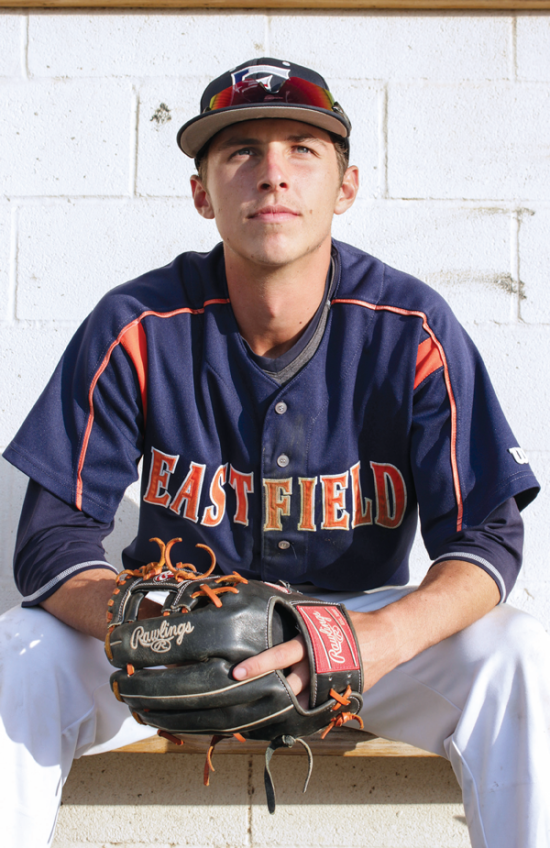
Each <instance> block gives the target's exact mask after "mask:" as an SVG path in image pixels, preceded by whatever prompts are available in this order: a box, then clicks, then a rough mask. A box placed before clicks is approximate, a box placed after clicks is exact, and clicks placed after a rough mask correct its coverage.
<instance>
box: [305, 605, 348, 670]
mask: <svg viewBox="0 0 550 848" xmlns="http://www.w3.org/2000/svg"><path fill="white" fill-rule="evenodd" d="M313 615H314V616H315V618H316V619H317V621H318V622H319V624H320V625H321V626H320V627H319V633H324V634H325V636H326V637H327V639H328V641H329V644H330V650H329V652H328V655H329V657H330V658H331V660H333V662H335V663H338V664H339V665H342V663H345V661H346V658H345V657H344V656H343V655H342V643H343V641H344V634H343V633H342V631H341V629H340V628H339V627H338V625H337V624H332V622H331V619H330V618H327V616H325V615H323V614H322V613H320V612H318V610H313Z"/></svg>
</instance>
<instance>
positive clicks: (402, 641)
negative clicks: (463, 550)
mask: <svg viewBox="0 0 550 848" xmlns="http://www.w3.org/2000/svg"><path fill="white" fill-rule="evenodd" d="M499 600H500V594H499V591H498V588H497V585H496V583H495V582H494V580H493V579H492V577H489V575H488V574H486V572H485V571H482V570H481V569H480V568H478V567H477V566H476V565H472V564H471V563H469V562H462V561H460V560H452V561H449V562H442V563H437V564H436V565H434V566H433V568H432V569H431V570H430V571H429V572H428V574H427V576H426V578H425V579H424V581H423V582H422V584H421V585H420V586H419V587H418V589H417V590H416V591H414V592H411V593H410V594H409V595H406V596H405V597H404V598H401V600H399V601H396V602H395V603H393V604H389V605H388V606H386V607H384V608H383V609H380V610H376V611H375V612H351V611H350V613H349V614H350V617H351V620H352V621H353V625H354V627H355V631H356V633H357V638H358V640H359V644H360V647H361V654H362V659H363V669H364V673H365V680H364V689H365V690H366V689H370V687H371V686H374V684H375V683H377V682H378V681H379V680H380V678H381V677H383V676H384V675H385V674H388V672H390V671H393V669H394V668H396V667H397V666H398V665H401V663H404V662H406V661H407V660H410V659H412V657H414V656H416V655H417V654H419V653H420V652H421V651H424V650H426V648H429V647H431V645H435V644H437V643H438V642H441V641H442V640H443V639H446V638H447V637H448V636H452V635H453V634H454V633H458V631H459V630H463V629H464V628H465V627H468V626H469V625H470V624H473V623H474V621H477V620H478V619H479V618H482V616H484V615H485V614H486V613H488V612H489V611H490V610H491V609H492V608H493V607H494V606H496V604H498V602H499ZM289 667H290V668H291V669H292V670H291V672H290V673H289V674H288V682H289V683H290V685H291V686H292V689H293V691H294V692H295V694H296V695H298V694H299V693H301V692H302V691H304V690H305V689H307V687H308V686H309V663H308V660H307V652H306V647H305V643H304V640H303V638H302V637H297V638H295V639H291V640H290V641H289V642H284V643H283V644H281V645H276V646H275V647H274V648H269V649H268V650H267V651H264V652H263V653H262V654H258V655H257V656H255V657H250V659H247V660H244V661H243V662H242V663H239V664H238V665H237V666H236V667H235V668H234V669H233V677H234V678H235V679H236V680H244V679H246V678H248V677H257V676H259V675H261V674H264V673H265V672H268V671H271V670H274V669H277V668H289Z"/></svg>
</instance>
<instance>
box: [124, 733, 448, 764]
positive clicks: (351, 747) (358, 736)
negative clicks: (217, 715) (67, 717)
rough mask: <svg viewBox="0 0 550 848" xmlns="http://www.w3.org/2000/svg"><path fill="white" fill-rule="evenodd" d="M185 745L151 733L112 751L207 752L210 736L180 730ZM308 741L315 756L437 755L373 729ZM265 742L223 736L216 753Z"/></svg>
mask: <svg viewBox="0 0 550 848" xmlns="http://www.w3.org/2000/svg"><path fill="white" fill-rule="evenodd" d="M181 737H182V739H183V740H184V742H185V744H184V745H175V744H174V743H173V742H169V741H168V740H167V739H163V738H162V737H161V736H151V737H149V738H148V739H143V740H142V741H141V742H133V743H132V744H131V745H125V746H124V747H123V748H117V749H116V751H113V753H124V754H206V752H207V750H208V746H209V744H210V738H211V737H210V736H198V735H195V734H191V733H186V734H184V733H182V734H181ZM307 743H308V745H309V746H310V748H311V750H312V751H313V753H314V754H315V755H316V756H340V757H436V756H437V754H432V753H430V752H429V751H423V750H422V749H421V748H414V747H413V746H412V745H407V744H406V743H405V742H393V741H391V740H389V739H382V738H380V737H379V736H374V735H373V734H372V733H366V732H365V731H361V730H352V729H348V728H337V729H335V730H332V731H331V732H330V734H329V736H328V737H327V738H326V739H324V740H323V739H321V738H320V736H319V734H316V735H315V736H310V737H309V738H308V739H307ZM266 747H267V742H261V741H256V740H253V739H246V740H245V741H244V742H239V741H238V740H237V739H224V740H223V741H222V742H220V743H219V744H218V745H217V746H216V754H264V753H265V749H266ZM279 753H283V754H285V755H290V756H291V755H293V754H303V748H302V746H301V745H295V746H294V747H293V748H281V749H279V750H278V751H277V755H279Z"/></svg>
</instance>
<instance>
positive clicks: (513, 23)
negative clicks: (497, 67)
mask: <svg viewBox="0 0 550 848" xmlns="http://www.w3.org/2000/svg"><path fill="white" fill-rule="evenodd" d="M509 32H510V71H509V73H510V79H511V80H512V81H513V82H517V79H518V19H517V15H512V17H511V18H510V30H509Z"/></svg>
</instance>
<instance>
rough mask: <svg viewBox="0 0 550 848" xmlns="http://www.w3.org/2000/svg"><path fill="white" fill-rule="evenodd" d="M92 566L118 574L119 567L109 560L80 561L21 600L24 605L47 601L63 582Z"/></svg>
mask: <svg viewBox="0 0 550 848" xmlns="http://www.w3.org/2000/svg"><path fill="white" fill-rule="evenodd" d="M92 568H108V569H109V570H110V571H113V572H114V573H115V574H118V571H117V569H116V568H115V567H114V565H111V564H110V563H109V562H105V561H104V560H90V561H88V562H79V563H77V564H76V565H71V567H70V568H66V569H65V570H64V571H61V572H60V573H59V574H56V576H55V577H52V579H51V580H48V582H47V583H45V584H44V585H43V586H41V587H40V589H37V590H36V592H33V593H32V595H26V596H25V597H23V599H22V601H21V606H22V607H35V606H38V604H41V603H42V601H45V600H46V599H47V598H49V597H50V595H53V593H54V592H56V591H57V590H58V589H59V587H60V586H62V585H63V583H66V582H67V580H69V578H71V577H74V576H75V575H76V574H79V573H80V572H82V571H90V570H91V569H92Z"/></svg>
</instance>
